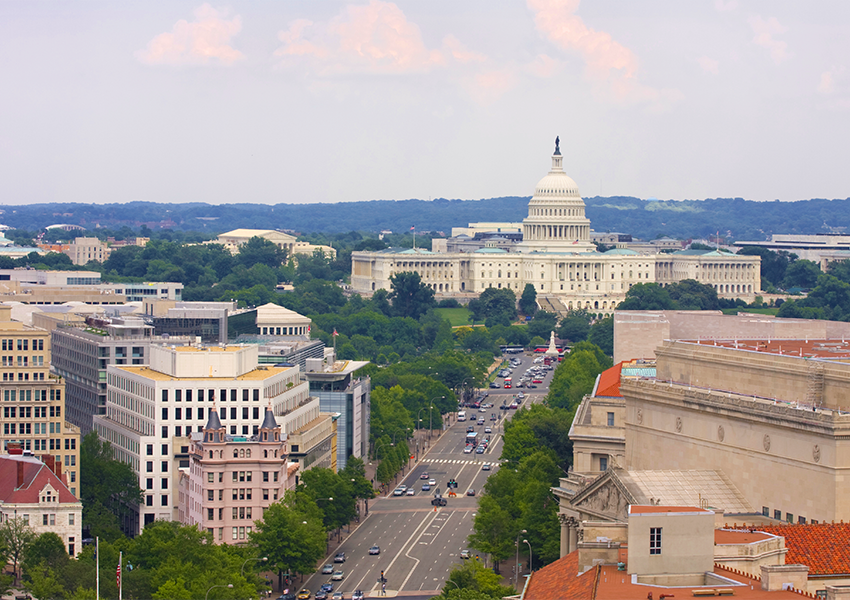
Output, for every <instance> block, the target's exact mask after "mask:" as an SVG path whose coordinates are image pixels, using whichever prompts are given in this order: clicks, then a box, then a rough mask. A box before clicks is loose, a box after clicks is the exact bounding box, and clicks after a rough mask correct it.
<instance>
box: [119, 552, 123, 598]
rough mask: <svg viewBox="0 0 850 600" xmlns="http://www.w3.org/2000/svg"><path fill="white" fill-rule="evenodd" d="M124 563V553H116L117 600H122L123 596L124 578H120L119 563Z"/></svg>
mask: <svg viewBox="0 0 850 600" xmlns="http://www.w3.org/2000/svg"><path fill="white" fill-rule="evenodd" d="M123 562H124V551H123V550H121V551H120V552H119V553H118V600H122V597H123V595H124V578H123V577H121V563H123Z"/></svg>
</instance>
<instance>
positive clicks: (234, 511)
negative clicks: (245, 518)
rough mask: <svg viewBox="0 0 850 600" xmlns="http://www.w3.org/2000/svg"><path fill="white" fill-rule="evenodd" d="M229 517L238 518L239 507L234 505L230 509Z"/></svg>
mask: <svg viewBox="0 0 850 600" xmlns="http://www.w3.org/2000/svg"><path fill="white" fill-rule="evenodd" d="M243 510H244V509H243ZM230 517H231V518H232V519H238V518H239V509H238V508H237V507H235V506H234V507H233V508H231V509H230Z"/></svg>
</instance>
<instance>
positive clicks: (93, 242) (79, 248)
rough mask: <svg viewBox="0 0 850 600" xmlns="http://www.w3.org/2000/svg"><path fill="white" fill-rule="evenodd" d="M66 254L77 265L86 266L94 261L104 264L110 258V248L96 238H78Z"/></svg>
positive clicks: (70, 245)
mask: <svg viewBox="0 0 850 600" xmlns="http://www.w3.org/2000/svg"><path fill="white" fill-rule="evenodd" d="M65 254H66V255H67V256H68V258H70V259H71V262H72V263H74V264H75V265H85V264H88V263H90V262H92V261H95V262H101V263H102V262H104V261H105V260H106V259H108V258H109V254H110V250H109V246H108V245H107V244H106V243H105V242H101V241H100V240H99V239H97V238H95V237H78V238H75V239H74V241H73V242H71V243H70V244H69V245H68V249H67V250H65Z"/></svg>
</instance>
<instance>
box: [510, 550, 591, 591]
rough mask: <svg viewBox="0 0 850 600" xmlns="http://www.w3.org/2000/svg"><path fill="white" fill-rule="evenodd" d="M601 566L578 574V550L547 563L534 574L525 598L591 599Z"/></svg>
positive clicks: (527, 587)
mask: <svg viewBox="0 0 850 600" xmlns="http://www.w3.org/2000/svg"><path fill="white" fill-rule="evenodd" d="M598 571H599V568H598V567H596V568H593V569H590V570H589V571H587V572H586V573H584V574H583V575H581V576H577V575H578V550H576V551H575V552H571V553H570V554H567V555H566V556H565V557H563V558H561V559H558V560H556V561H555V562H553V563H551V564H549V565H546V566H545V567H543V568H542V569H540V570H539V571H536V572H535V573H534V574H532V576H531V579H529V581H528V585H527V586H526V588H525V592H524V593H523V596H522V598H523V600H552V599H554V598H558V599H563V600H583V599H590V598H591V595H592V593H593V587H594V584H595V583H596V574H597V572H598Z"/></svg>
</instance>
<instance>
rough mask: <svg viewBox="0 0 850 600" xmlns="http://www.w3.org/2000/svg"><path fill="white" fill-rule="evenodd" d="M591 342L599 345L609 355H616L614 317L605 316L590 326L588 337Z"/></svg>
mask: <svg viewBox="0 0 850 600" xmlns="http://www.w3.org/2000/svg"><path fill="white" fill-rule="evenodd" d="M587 341H589V342H590V343H591V344H595V345H597V346H599V348H600V349H601V350H602V352H604V353H605V354H607V355H608V356H613V355H614V317H605V318H604V319H600V320H598V321H597V322H596V323H594V324H593V326H592V327H591V328H590V335H589V336H588V338H587Z"/></svg>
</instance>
